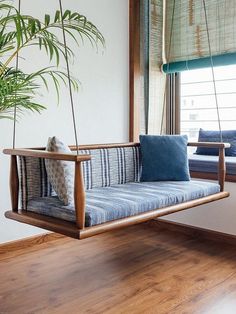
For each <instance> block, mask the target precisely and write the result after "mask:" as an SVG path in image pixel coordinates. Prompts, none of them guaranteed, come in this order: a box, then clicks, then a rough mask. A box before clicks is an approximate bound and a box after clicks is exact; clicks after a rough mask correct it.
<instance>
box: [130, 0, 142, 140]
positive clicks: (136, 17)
mask: <svg viewBox="0 0 236 314" xmlns="http://www.w3.org/2000/svg"><path fill="white" fill-rule="evenodd" d="M140 2H141V1H140V0H129V141H130V142H137V141H138V135H139V127H140V126H139V111H140V91H141V84H140V82H141V80H140V78H141V65H140Z"/></svg>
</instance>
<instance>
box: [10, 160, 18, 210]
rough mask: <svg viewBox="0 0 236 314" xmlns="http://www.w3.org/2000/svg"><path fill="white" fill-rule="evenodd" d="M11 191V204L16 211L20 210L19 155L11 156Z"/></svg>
mask: <svg viewBox="0 0 236 314" xmlns="http://www.w3.org/2000/svg"><path fill="white" fill-rule="evenodd" d="M10 192H11V206H12V210H13V211H14V212H18V202H19V177H18V169H17V156H11V164H10Z"/></svg>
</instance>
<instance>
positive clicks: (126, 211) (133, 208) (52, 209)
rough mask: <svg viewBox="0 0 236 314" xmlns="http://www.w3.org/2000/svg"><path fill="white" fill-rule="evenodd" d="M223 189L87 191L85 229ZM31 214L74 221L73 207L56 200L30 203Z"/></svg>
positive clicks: (144, 186)
mask: <svg viewBox="0 0 236 314" xmlns="http://www.w3.org/2000/svg"><path fill="white" fill-rule="evenodd" d="M219 191H220V186H219V185H218V184H216V183H212V182H205V181H196V180H192V181H185V182H182V181H181V182H180V181H176V182H142V183H135V182H133V183H126V184H118V185H113V186H109V187H99V188H94V189H91V190H88V191H86V215H85V218H86V223H85V225H86V227H89V226H94V225H98V224H102V223H105V222H108V221H112V220H116V219H120V218H125V217H129V216H134V215H137V214H140V213H144V212H147V211H151V210H154V209H158V208H163V207H167V206H171V205H175V204H179V203H183V202H187V201H190V200H194V199H197V198H201V197H204V196H208V195H211V194H215V193H218V192H219ZM27 210H28V211H32V212H36V213H39V214H43V215H47V216H51V217H55V218H59V219H63V220H66V221H75V210H74V208H73V207H72V206H63V204H62V202H61V201H60V200H59V199H58V197H56V196H48V197H40V198H34V199H32V200H30V201H29V202H28V206H27Z"/></svg>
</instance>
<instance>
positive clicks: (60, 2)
mask: <svg viewBox="0 0 236 314" xmlns="http://www.w3.org/2000/svg"><path fill="white" fill-rule="evenodd" d="M59 6H60V13H61V26H62V35H63V41H64V46H65V60H66V69H67V77H68V85H69V93H70V103H71V111H72V120H73V127H74V136H75V143H76V151H77V155H79V144H78V135H77V126H76V119H75V108H74V99H73V93H72V85H71V76H70V65H69V58H68V52H67V42H66V32H65V25H64V21H63V8H62V1H61V0H59Z"/></svg>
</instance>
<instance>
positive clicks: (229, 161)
mask: <svg viewBox="0 0 236 314" xmlns="http://www.w3.org/2000/svg"><path fill="white" fill-rule="evenodd" d="M218 159H219V157H218V156H212V155H196V154H192V155H189V169H190V171H196V172H211V173H217V172H218ZM225 161H226V173H227V174H229V175H236V157H229V156H227V157H225Z"/></svg>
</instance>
